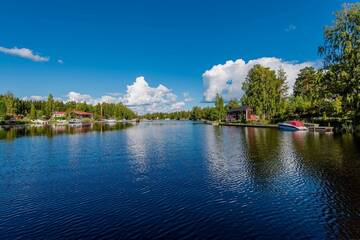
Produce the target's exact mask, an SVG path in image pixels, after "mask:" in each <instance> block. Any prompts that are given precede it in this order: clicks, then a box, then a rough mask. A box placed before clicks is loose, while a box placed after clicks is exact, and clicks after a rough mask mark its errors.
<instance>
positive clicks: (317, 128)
mask: <svg viewBox="0 0 360 240" xmlns="http://www.w3.org/2000/svg"><path fill="white" fill-rule="evenodd" d="M219 125H220V126H237V127H255V128H279V125H277V124H247V123H234V122H221V123H220V124H219ZM305 126H306V127H307V128H308V129H309V131H310V132H322V133H332V132H333V129H334V128H333V127H325V126H319V124H312V123H306V124H305Z"/></svg>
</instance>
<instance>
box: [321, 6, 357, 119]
mask: <svg viewBox="0 0 360 240" xmlns="http://www.w3.org/2000/svg"><path fill="white" fill-rule="evenodd" d="M324 38H325V43H324V45H323V46H321V47H320V48H319V52H320V54H321V55H322V56H324V66H325V69H326V72H325V75H324V78H323V81H324V84H323V86H324V87H326V89H324V90H326V91H327V92H328V95H329V97H331V98H333V99H335V98H336V97H338V96H341V97H342V99H343V101H342V108H343V109H344V110H346V114H349V115H351V116H352V117H353V118H354V120H355V121H356V122H360V3H354V4H344V6H343V9H342V10H341V11H338V12H337V13H336V19H335V21H334V23H333V24H332V25H331V26H328V27H326V28H325V31H324Z"/></svg>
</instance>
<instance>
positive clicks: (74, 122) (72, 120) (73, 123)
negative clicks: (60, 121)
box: [69, 118, 81, 125]
mask: <svg viewBox="0 0 360 240" xmlns="http://www.w3.org/2000/svg"><path fill="white" fill-rule="evenodd" d="M69 124H70V125H81V120H80V119H77V118H75V119H70V120H69Z"/></svg>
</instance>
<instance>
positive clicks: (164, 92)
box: [23, 76, 192, 114]
mask: <svg viewBox="0 0 360 240" xmlns="http://www.w3.org/2000/svg"><path fill="white" fill-rule="evenodd" d="M183 97H184V100H182V101H179V100H177V96H176V94H175V93H174V92H173V91H172V90H171V89H169V88H167V87H165V86H164V85H162V84H159V85H158V86H157V87H151V86H149V84H148V83H147V82H146V81H145V78H144V77H142V76H141V77H138V78H136V80H135V82H134V83H133V84H131V85H128V86H127V91H126V93H125V94H120V93H117V92H114V93H107V95H103V96H101V97H99V98H95V97H92V96H91V95H89V94H82V93H79V92H75V91H71V92H69V93H68V94H67V95H66V98H64V99H60V98H57V100H59V101H64V102H77V103H81V102H86V103H88V104H92V105H96V104H98V103H119V102H122V103H123V104H124V105H126V106H128V107H130V108H131V109H133V110H134V111H136V112H137V113H139V114H144V113H150V112H170V111H180V110H183V109H184V108H185V107H186V104H187V102H189V101H190V100H191V101H192V98H190V96H189V94H188V93H184V94H183ZM23 99H27V100H39V101H40V100H46V99H47V97H42V96H31V97H24V98H23Z"/></svg>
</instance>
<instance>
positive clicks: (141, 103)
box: [122, 76, 185, 113]
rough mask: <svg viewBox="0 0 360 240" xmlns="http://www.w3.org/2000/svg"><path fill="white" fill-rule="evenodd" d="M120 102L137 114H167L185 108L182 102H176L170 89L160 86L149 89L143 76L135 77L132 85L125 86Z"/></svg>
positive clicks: (175, 97)
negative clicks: (125, 89)
mask: <svg viewBox="0 0 360 240" xmlns="http://www.w3.org/2000/svg"><path fill="white" fill-rule="evenodd" d="M122 102H123V103H124V104H125V105H127V106H129V107H131V108H132V109H134V110H135V111H137V112H139V113H147V112H159V111H161V112H168V111H173V110H180V109H181V108H183V107H184V106H185V103H184V102H182V101H177V96H176V95H175V94H174V93H173V91H172V90H171V89H169V88H167V87H165V86H164V85H162V84H160V85H158V86H157V87H151V86H149V84H148V83H147V81H146V80H145V78H144V77H143V76H140V77H137V78H136V80H135V82H134V83H133V84H132V85H128V86H127V91H126V94H125V95H124V96H123V98H122Z"/></svg>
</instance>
